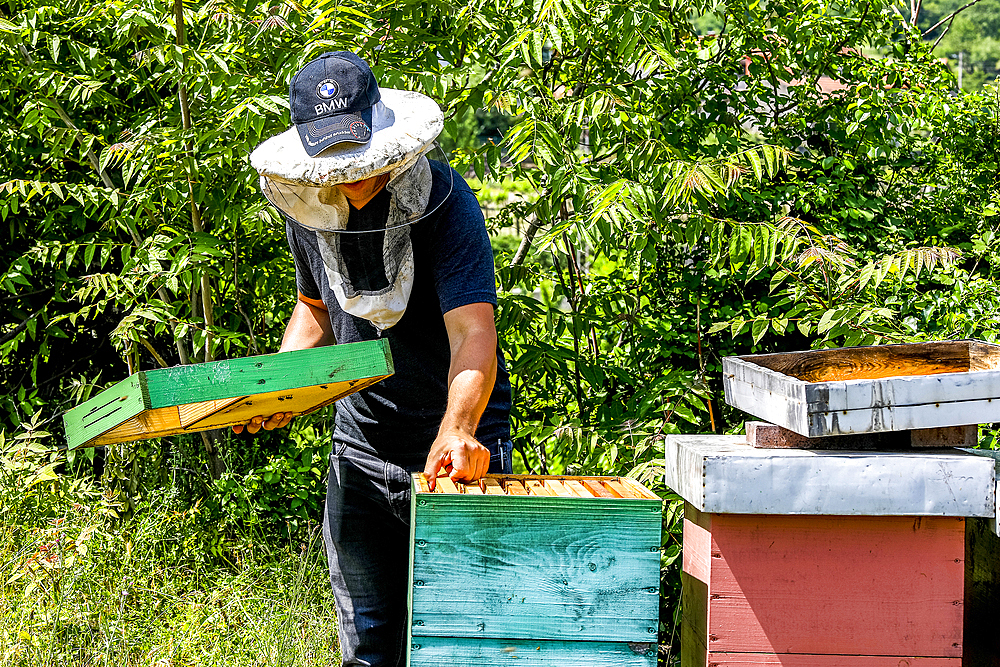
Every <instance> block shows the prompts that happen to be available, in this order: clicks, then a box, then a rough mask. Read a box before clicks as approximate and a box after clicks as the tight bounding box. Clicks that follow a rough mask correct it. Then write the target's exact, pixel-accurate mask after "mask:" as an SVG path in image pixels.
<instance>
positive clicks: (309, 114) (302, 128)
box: [288, 51, 381, 157]
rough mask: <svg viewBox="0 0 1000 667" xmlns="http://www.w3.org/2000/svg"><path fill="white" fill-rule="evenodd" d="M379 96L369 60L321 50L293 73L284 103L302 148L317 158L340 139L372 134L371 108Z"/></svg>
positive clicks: (358, 141) (363, 140) (360, 141)
mask: <svg viewBox="0 0 1000 667" xmlns="http://www.w3.org/2000/svg"><path fill="white" fill-rule="evenodd" d="M380 99H381V94H380V93H379V89H378V82H377V81H376V80H375V75H374V74H372V71H371V69H369V67H368V64H367V63H366V62H365V61H364V60H362V59H361V58H359V57H357V56H356V55H354V54H353V53H351V52H349V51H334V52H331V53H324V54H323V55H321V56H320V57H319V58H316V59H315V60H312V61H310V62H308V63H306V65H305V67H303V68H302V69H300V70H299V71H298V73H297V74H296V75H295V76H293V77H292V80H291V83H290V84H289V93H288V101H289V104H290V106H291V110H292V122H293V123H295V127H296V129H297V130H298V132H299V138H300V139H301V140H302V148H304V149H305V151H306V153H307V154H308V155H309V156H311V157H315V156H316V155H318V154H319V153H322V152H323V151H324V150H326V149H327V148H329V147H331V146H334V145H336V144H339V143H343V142H348V143H352V144H365V143H368V141H369V140H370V139H371V137H372V107H373V106H375V104H377V103H378V101H379V100H380Z"/></svg>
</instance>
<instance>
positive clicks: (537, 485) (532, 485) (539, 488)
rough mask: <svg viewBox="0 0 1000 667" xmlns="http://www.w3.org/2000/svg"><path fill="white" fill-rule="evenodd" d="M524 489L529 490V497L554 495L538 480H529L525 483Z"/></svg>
mask: <svg viewBox="0 0 1000 667" xmlns="http://www.w3.org/2000/svg"><path fill="white" fill-rule="evenodd" d="M524 488H525V489H527V490H528V495H532V496H551V495H554V494H553V493H552V492H551V491H549V490H548V489H546V488H545V486H543V485H542V483H541V482H540V481H538V480H537V479H529V480H527V481H525V483H524Z"/></svg>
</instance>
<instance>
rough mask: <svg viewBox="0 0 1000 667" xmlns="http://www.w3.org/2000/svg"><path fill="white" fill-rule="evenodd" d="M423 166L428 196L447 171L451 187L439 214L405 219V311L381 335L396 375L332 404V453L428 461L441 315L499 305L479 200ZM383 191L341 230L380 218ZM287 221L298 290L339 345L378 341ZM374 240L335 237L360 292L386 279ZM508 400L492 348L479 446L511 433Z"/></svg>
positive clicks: (441, 404) (442, 351)
mask: <svg viewBox="0 0 1000 667" xmlns="http://www.w3.org/2000/svg"><path fill="white" fill-rule="evenodd" d="M430 165H431V171H432V174H433V177H434V179H433V186H432V188H433V189H432V192H431V198H430V200H431V201H432V202H435V201H441V199H442V197H443V196H444V193H446V192H447V188H448V186H449V178H448V171H451V176H452V178H453V179H454V187H453V189H452V192H451V195H450V196H449V197H448V199H447V200H445V201H444V203H443V204H442V205H441V206H440V207H439V208H438V209H437V210H435V211H434V212H433V213H431V214H430V215H429V216H427V217H426V218H424V219H422V220H420V221H418V222H416V223H414V224H412V225H410V240H411V242H412V244H413V259H414V279H413V288H412V291H411V293H410V299H409V302H408V304H407V307H406V312H405V313H404V314H403V317H402V318H401V319H400V320H399V322H398V323H397V324H396V325H395V326H393V327H390V328H388V329H386V330H385V331H384V332H382V336H383V337H384V338H387V339H388V340H389V347H390V349H391V351H392V361H393V365H394V366H395V370H396V372H395V374H394V375H393V376H392V377H389V378H386V379H385V380H382V381H381V382H378V383H376V384H374V385H372V386H371V387H368V388H367V389H363V390H361V391H359V392H357V393H355V394H352V395H350V396H347V397H345V398H343V399H341V400H340V401H338V402H337V403H336V409H337V418H336V427H335V429H334V448H335V449H336V448H337V446H338V445H341V444H348V445H351V446H353V447H357V448H359V449H362V450H365V451H368V452H372V453H374V454H376V455H378V456H380V457H382V458H384V459H386V460H389V461H393V462H395V463H398V464H401V465H413V464H419V463H422V462H423V460H424V459H425V458H426V457H427V452H428V451H429V450H430V446H431V444H432V443H433V442H434V438H435V436H437V431H438V427H439V426H440V425H441V418H442V417H443V416H444V412H445V408H446V407H447V403H448V369H449V366H450V363H451V349H450V346H449V344H448V332H447V331H446V329H445V326H444V317H443V315H444V313H446V312H448V311H449V310H452V309H454V308H458V307H459V306H465V305H468V304H472V303H490V304H493V306H494V307H495V306H496V305H497V297H496V284H495V282H494V268H493V251H492V249H491V247H490V241H489V237H488V236H487V234H486V223H485V221H484V219H483V214H482V210H481V209H480V208H479V202H478V201H477V200H476V197H475V195H474V194H473V192H472V190H470V189H469V186H468V184H467V183H466V182H465V180H464V179H463V178H462V177H461V176H459V175H458V173H457V172H455V171H454V170H452V169H451V168H450V167H448V166H447V165H442V164H441V163H439V162H435V161H433V160H432V161H430ZM445 170H448V171H445ZM388 197H389V195H388V192H387V190H385V189H383V190H382V192H381V193H380V194H379V195H377V196H376V197H375V198H374V199H372V201H370V202H369V203H368V204H366V205H365V207H364V208H363V209H361V211H360V212H359V211H356V210H355V209H354V208H353V207H352V208H351V219H350V223H349V225H348V228H349V229H352V228H355V223H356V220H355V218H360V217H364V216H371V215H380V216H381V215H385V211H387V207H388ZM359 213H360V215H359ZM286 218H287V216H286ZM383 220H384V219H383ZM362 224H363V223H362ZM381 224H382V225H384V221H383V222H382V223H381ZM363 226H367V225H363ZM285 227H286V232H287V235H288V245H289V247H290V248H291V250H292V257H293V258H294V259H295V282H296V285H297V287H298V290H299V292H301V293H302V295H303V296H305V297H307V298H310V299H321V300H322V301H323V303H324V304H325V305H326V307H327V309H328V310H329V312H330V322H331V324H332V325H333V333H334V336H335V337H336V340H337V342H338V343H353V342H357V341H363V340H374V339H377V338H378V337H379V334H378V330H377V329H376V328H375V327H374V326H373V325H372V324H371V323H370V322H368V321H367V320H365V319H362V318H359V317H355V316H353V315H350V314H348V313H345V312H344V311H343V310H342V309H341V307H340V304H339V303H338V302H337V298H336V296H335V295H334V293H333V291H332V290H331V289H330V285H329V281H328V279H327V275H326V271H325V269H324V267H323V258H322V256H321V255H320V250H319V246H318V241H317V236H316V232H314V231H311V230H308V229H305V228H304V227H302V226H300V225H298V224H296V223H295V222H294V221H292V220H291V219H288V220H287V221H286V226H285ZM382 240H383V234H382V233H366V234H342V235H341V237H340V242H341V250H342V253H343V255H344V258H345V261H346V262H347V263H348V264H349V265H351V264H353V265H354V266H351V267H350V268H351V277H352V282H354V283H355V285H356V286H357V287H359V288H361V289H368V288H371V289H375V288H378V287H379V286H380V285H379V284H378V283H379V282H382V283H384V282H385V280H386V278H385V274H384V268H383V266H382V263H381V259H380V255H381V252H382ZM369 263H371V264H372V266H370V267H369V269H370V270H369V271H368V276H369V279H370V280H371V281H372V284H371V285H370V286H366V285H364V278H362V277H361V275H362V274H363V273H365V271H364V267H365V266H366V265H367V264H369ZM359 281H360V282H361V283H362V284H358V283H359ZM510 404H511V398H510V379H509V377H508V375H507V368H506V365H505V363H504V359H503V354H502V353H501V352H500V350H499V349H498V350H497V377H496V383H495V384H494V386H493V392H492V394H491V395H490V400H489V404H488V405H487V407H486V410H485V412H483V416H482V418H481V419H480V420H479V428H478V430H477V431H476V438H477V439H478V440H479V441H480V442H482V443H495V442H497V441H498V440H508V439H510Z"/></svg>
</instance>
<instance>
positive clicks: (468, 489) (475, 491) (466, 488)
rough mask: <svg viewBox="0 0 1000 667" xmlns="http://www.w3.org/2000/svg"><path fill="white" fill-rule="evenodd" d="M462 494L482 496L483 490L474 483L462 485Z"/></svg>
mask: <svg viewBox="0 0 1000 667" xmlns="http://www.w3.org/2000/svg"><path fill="white" fill-rule="evenodd" d="M462 493H467V494H469V495H473V496H481V495H483V490H482V488H480V486H479V483H478V482H476V483H474V484H463V485H462Z"/></svg>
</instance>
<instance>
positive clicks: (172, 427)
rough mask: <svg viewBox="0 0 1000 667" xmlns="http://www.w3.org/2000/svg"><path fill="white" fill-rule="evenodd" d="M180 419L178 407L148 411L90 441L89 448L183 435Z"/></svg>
mask: <svg viewBox="0 0 1000 667" xmlns="http://www.w3.org/2000/svg"><path fill="white" fill-rule="evenodd" d="M183 431H184V427H183V426H181V422H180V417H179V416H178V414H177V408H176V407H170V408H160V409H159V410H146V411H145V412H141V413H139V414H138V415H136V416H135V417H132V418H131V419H128V420H126V421H124V422H122V423H121V424H119V425H118V426H117V427H115V428H113V429H111V430H110V431H108V432H107V433H103V434H101V435H99V436H98V437H96V438H94V439H93V440H91V441H89V443H88V446H90V445H93V446H97V445H113V444H117V443H119V442H128V441H130V440H144V439H146V438H148V437H150V435H149V434H151V433H157V434H162V433H171V434H172V433H182V432H183Z"/></svg>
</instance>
